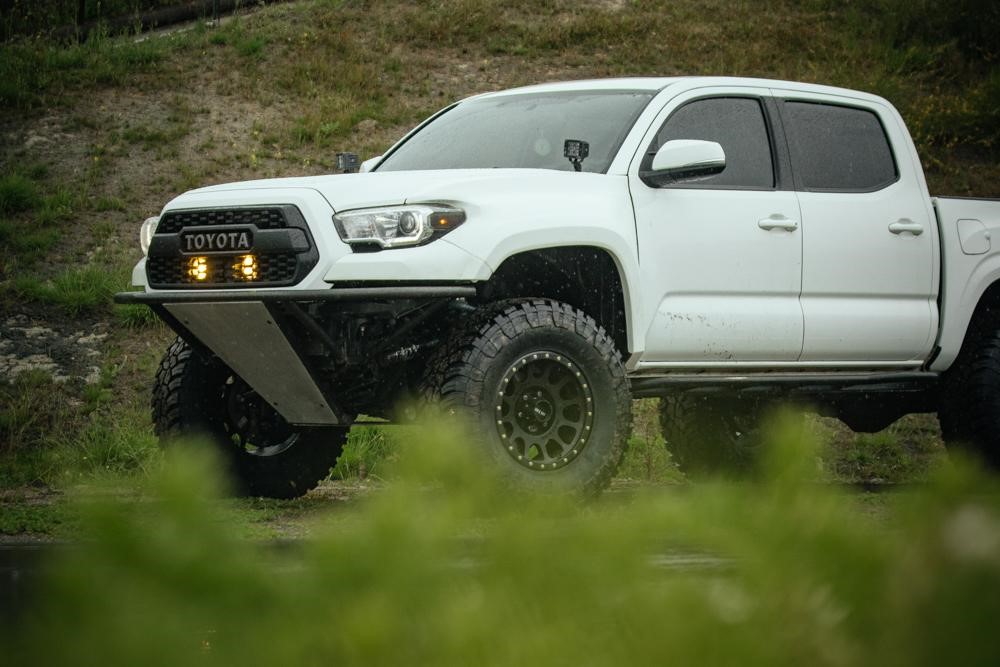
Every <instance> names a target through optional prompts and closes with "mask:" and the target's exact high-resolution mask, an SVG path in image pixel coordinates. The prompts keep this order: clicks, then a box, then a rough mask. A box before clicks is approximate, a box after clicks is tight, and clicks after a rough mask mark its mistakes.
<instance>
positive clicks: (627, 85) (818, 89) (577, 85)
mask: <svg viewBox="0 0 1000 667" xmlns="http://www.w3.org/2000/svg"><path fill="white" fill-rule="evenodd" d="M676 84H683V85H684V87H685V88H700V87H703V86H756V87H761V88H780V89H783V90H792V91H797V92H801V93H813V94H824V95H837V96H841V97H852V98H855V99H866V100H869V101H884V100H882V98H880V97H878V96H877V95H871V94H869V93H864V92H861V91H857V90H849V89H846V88H836V87H834V86H824V85H819V84H814V83H800V82H796V81H780V80H776V79H755V78H750V77H730V76H681V77H621V78H615V79H583V80H580V81H557V82H552V83H542V84H537V85H532V86H524V87H521V88H510V89H508V90H498V91H495V92H490V93H483V94H481V95H475V96H473V97H472V98H469V99H474V98H480V97H494V96H503V95H520V94H523V93H547V92H563V91H567V92H568V91H575V90H576V91H587V90H632V91H648V92H651V93H656V92H659V91H661V90H663V89H664V88H666V87H667V86H671V85H676Z"/></svg>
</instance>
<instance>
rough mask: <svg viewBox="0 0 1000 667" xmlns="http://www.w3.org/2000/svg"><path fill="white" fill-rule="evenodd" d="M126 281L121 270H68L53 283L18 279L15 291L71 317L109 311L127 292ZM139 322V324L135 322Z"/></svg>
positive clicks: (98, 267)
mask: <svg viewBox="0 0 1000 667" xmlns="http://www.w3.org/2000/svg"><path fill="white" fill-rule="evenodd" d="M126 284H127V280H126V278H125V277H124V272H123V270H122V269H120V268H119V267H115V266H112V267H108V266H103V265H101V264H91V265H87V266H83V267H81V268H73V269H67V270H65V271H63V272H61V273H59V274H57V275H56V276H55V277H54V278H52V279H51V280H42V279H40V278H37V277H33V276H25V277H23V278H16V279H15V280H14V283H13V290H14V292H15V293H16V294H17V296H18V297H20V298H21V299H24V300H26V301H33V302H36V303H41V304H47V305H52V306H57V307H58V308H59V309H61V310H62V311H63V312H65V313H66V314H67V315H70V316H74V317H75V316H78V315H80V314H83V313H93V312H97V311H100V310H107V309H108V308H110V306H111V297H112V296H113V295H114V294H115V292H119V291H121V290H123V289H124V288H125V285H126ZM133 321H136V320H133Z"/></svg>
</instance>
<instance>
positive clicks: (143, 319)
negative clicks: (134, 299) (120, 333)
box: [115, 303, 162, 329]
mask: <svg viewBox="0 0 1000 667" xmlns="http://www.w3.org/2000/svg"><path fill="white" fill-rule="evenodd" d="M115 318H116V319H117V320H118V322H119V323H120V324H121V325H122V326H123V327H125V328H126V329H146V328H149V327H162V322H161V321H160V318H159V317H157V316H156V313H154V312H153V310H152V309H151V308H150V307H149V306H144V305H142V304H138V303H126V304H117V305H115Z"/></svg>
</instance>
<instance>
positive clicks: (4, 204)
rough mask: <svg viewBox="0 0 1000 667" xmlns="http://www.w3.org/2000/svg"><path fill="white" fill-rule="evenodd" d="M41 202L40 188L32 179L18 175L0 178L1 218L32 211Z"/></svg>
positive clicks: (13, 174)
mask: <svg viewBox="0 0 1000 667" xmlns="http://www.w3.org/2000/svg"><path fill="white" fill-rule="evenodd" d="M40 201H41V197H40V196H39V194H38V188H37V186H36V185H35V182H34V181H33V180H31V179H30V178H28V177H26V176H24V175H22V174H18V173H12V174H7V175H5V176H2V177H0V216H6V215H11V214H13V213H21V212H23V211H30V210H32V209H33V208H35V207H36V206H38V204H39V202H40Z"/></svg>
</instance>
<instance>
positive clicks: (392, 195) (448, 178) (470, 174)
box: [182, 169, 608, 211]
mask: <svg viewBox="0 0 1000 667" xmlns="http://www.w3.org/2000/svg"><path fill="white" fill-rule="evenodd" d="M598 178H599V179H607V178H608V177H607V176H606V175H604V174H591V173H586V172H584V173H575V172H570V171H554V170H550V169H448V170H439V171H390V172H373V173H367V174H333V175H328V176H308V177H302V178H272V179H266V180H259V181H241V182H238V183H225V184H222V185H213V186H210V187H207V188H201V189H198V190H194V191H192V193H191V194H195V193H222V192H227V191H233V192H239V191H245V190H255V191H261V190H269V189H288V188H307V189H310V190H315V191H317V192H319V193H320V194H321V195H323V197H324V198H325V199H326V200H327V202H328V203H329V204H330V206H331V207H333V209H334V211H344V210H349V209H355V208H365V207H369V206H385V205H393V204H404V203H407V202H440V203H453V202H454V203H458V202H461V201H463V200H464V199H465V197H466V196H468V195H469V194H471V193H477V192H483V191H484V190H485V191H487V192H502V191H505V189H507V188H511V189H510V190H506V191H507V192H514V191H516V190H515V189H514V188H524V187H525V185H526V184H530V187H531V189H536V188H539V187H542V188H546V189H549V190H550V191H552V192H558V191H560V190H567V189H568V190H571V191H576V192H579V191H580V190H581V187H580V186H581V179H588V180H589V179H598ZM182 198H183V197H182Z"/></svg>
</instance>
